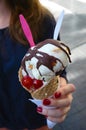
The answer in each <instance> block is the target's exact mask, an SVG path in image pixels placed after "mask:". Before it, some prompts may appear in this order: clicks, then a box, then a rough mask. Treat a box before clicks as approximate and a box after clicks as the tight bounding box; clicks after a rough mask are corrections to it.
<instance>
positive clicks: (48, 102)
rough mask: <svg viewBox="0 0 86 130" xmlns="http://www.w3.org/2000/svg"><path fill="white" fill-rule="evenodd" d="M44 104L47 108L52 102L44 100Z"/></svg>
mask: <svg viewBox="0 0 86 130" xmlns="http://www.w3.org/2000/svg"><path fill="white" fill-rule="evenodd" d="M43 104H44V105H45V106H47V105H50V104H51V101H50V100H49V99H44V100H43Z"/></svg>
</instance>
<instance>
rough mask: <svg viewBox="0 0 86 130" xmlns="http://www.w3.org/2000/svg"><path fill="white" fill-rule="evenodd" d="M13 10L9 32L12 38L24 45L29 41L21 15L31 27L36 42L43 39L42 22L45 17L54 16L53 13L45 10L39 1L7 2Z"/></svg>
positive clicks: (9, 0)
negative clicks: (24, 31) (23, 27)
mask: <svg viewBox="0 0 86 130" xmlns="http://www.w3.org/2000/svg"><path fill="white" fill-rule="evenodd" d="M6 1H7V4H8V6H9V7H10V10H11V19H10V25H9V30H10V34H11V36H12V37H13V38H14V39H15V40H17V41H19V42H20V43H22V44H27V40H26V38H25V36H24V33H23V31H22V28H21V25H20V22H19V14H23V15H24V17H25V18H26V20H27V22H28V23H29V25H30V28H31V31H32V34H33V38H34V41H36V40H37V39H38V38H39V37H41V34H40V29H41V32H42V22H43V19H44V17H45V15H46V14H47V15H49V16H50V17H51V16H52V15H51V13H50V12H49V11H48V10H47V9H45V8H44V7H43V6H42V5H41V4H40V2H39V0H6Z"/></svg>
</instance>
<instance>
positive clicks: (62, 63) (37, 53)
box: [21, 39, 71, 91]
mask: <svg viewBox="0 0 86 130" xmlns="http://www.w3.org/2000/svg"><path fill="white" fill-rule="evenodd" d="M69 55H70V49H69V48H68V47H67V46H66V45H65V44H63V43H62V42H61V41H57V40H53V39H47V40H44V41H42V42H40V43H38V44H37V45H36V46H34V47H31V48H30V49H29V50H28V52H27V53H26V55H25V56H24V58H23V60H22V62H21V70H22V76H23V77H25V76H29V77H30V78H31V79H32V80H33V81H34V82H36V81H37V82H39V83H38V84H40V85H38V87H35V85H34V83H32V84H31V86H32V87H28V89H30V91H35V89H38V88H40V87H43V86H45V85H47V84H48V83H49V82H50V80H51V79H53V77H54V76H57V75H59V74H60V73H61V72H62V71H63V70H64V69H65V68H66V67H67V65H68V63H69V62H71V60H70V56H69ZM33 81H32V82H33ZM29 84H30V83H29ZM26 86H27V85H26Z"/></svg>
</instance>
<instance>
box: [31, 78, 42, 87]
mask: <svg viewBox="0 0 86 130" xmlns="http://www.w3.org/2000/svg"><path fill="white" fill-rule="evenodd" d="M33 85H34V88H35V89H38V88H40V87H41V86H42V85H43V82H42V80H37V79H34V81H33Z"/></svg>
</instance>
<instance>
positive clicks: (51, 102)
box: [43, 94, 73, 108]
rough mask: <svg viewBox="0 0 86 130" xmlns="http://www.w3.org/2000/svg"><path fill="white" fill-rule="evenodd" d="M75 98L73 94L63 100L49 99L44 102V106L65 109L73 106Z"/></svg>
mask: <svg viewBox="0 0 86 130" xmlns="http://www.w3.org/2000/svg"><path fill="white" fill-rule="evenodd" d="M72 100H73V97H72V95H71V94H69V95H67V96H66V97H65V98H62V99H58V100H57V99H53V98H48V99H44V100H43V105H45V106H49V107H55V108H63V107H67V106H69V105H71V103H72Z"/></svg>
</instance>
